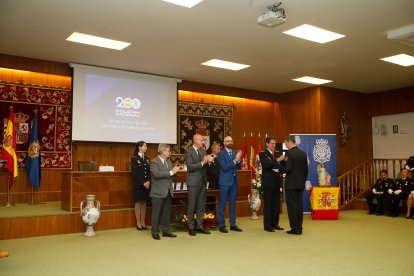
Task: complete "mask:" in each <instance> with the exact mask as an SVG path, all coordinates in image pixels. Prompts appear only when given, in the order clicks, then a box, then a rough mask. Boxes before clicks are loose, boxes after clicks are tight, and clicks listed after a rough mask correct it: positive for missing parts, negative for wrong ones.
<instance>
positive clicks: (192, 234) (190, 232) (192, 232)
mask: <svg viewBox="0 0 414 276" xmlns="http://www.w3.org/2000/svg"><path fill="white" fill-rule="evenodd" d="M188 234H189V235H190V236H195V235H197V233H196V231H195V230H190V231H188Z"/></svg>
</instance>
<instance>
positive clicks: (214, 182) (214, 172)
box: [207, 143, 220, 189]
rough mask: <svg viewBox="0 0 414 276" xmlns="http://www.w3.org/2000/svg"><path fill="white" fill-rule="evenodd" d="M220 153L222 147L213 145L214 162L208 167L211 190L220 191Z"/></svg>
mask: <svg viewBox="0 0 414 276" xmlns="http://www.w3.org/2000/svg"><path fill="white" fill-rule="evenodd" d="M219 152H220V145H219V144H217V143H214V144H213V145H211V156H213V157H214V160H213V162H211V163H209V164H208V165H207V181H208V183H209V184H208V187H209V189H218V187H219V186H218V185H219V176H220V164H219V162H218V159H217V156H218V154H219Z"/></svg>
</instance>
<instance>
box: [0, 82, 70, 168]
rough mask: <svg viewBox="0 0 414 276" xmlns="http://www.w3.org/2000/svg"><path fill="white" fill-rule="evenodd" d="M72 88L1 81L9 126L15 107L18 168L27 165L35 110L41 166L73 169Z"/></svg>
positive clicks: (0, 107)
mask: <svg viewBox="0 0 414 276" xmlns="http://www.w3.org/2000/svg"><path fill="white" fill-rule="evenodd" d="M71 93H72V92H71V90H70V89H62V88H53V87H45V86H32V85H26V84H15V83H0V116H1V119H2V120H3V125H2V128H3V133H4V131H5V127H4V124H6V125H7V120H8V118H9V113H10V111H9V108H10V106H13V109H14V118H15V119H14V121H15V128H16V147H17V157H18V164H19V168H23V167H25V166H26V156H27V150H28V146H29V144H28V140H29V137H30V133H29V131H30V129H31V123H32V121H33V116H34V110H35V109H37V110H38V120H39V143H40V150H41V158H42V162H41V167H42V168H65V169H70V168H71V127H72V124H71V120H72V117H71V100H72V94H71Z"/></svg>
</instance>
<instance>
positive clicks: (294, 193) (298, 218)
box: [285, 190, 303, 232]
mask: <svg viewBox="0 0 414 276" xmlns="http://www.w3.org/2000/svg"><path fill="white" fill-rule="evenodd" d="M285 196H286V206H287V209H288V216H289V223H290V228H292V230H293V231H298V232H300V231H302V224H303V190H286V193H285Z"/></svg>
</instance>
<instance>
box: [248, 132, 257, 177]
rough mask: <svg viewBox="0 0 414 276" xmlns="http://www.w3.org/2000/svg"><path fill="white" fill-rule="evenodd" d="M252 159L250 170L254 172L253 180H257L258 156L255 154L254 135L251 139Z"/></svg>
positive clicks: (250, 160)
mask: <svg viewBox="0 0 414 276" xmlns="http://www.w3.org/2000/svg"><path fill="white" fill-rule="evenodd" d="M250 139H251V140H250V159H249V170H252V179H256V154H255V153H254V139H253V134H251V137H250Z"/></svg>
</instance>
